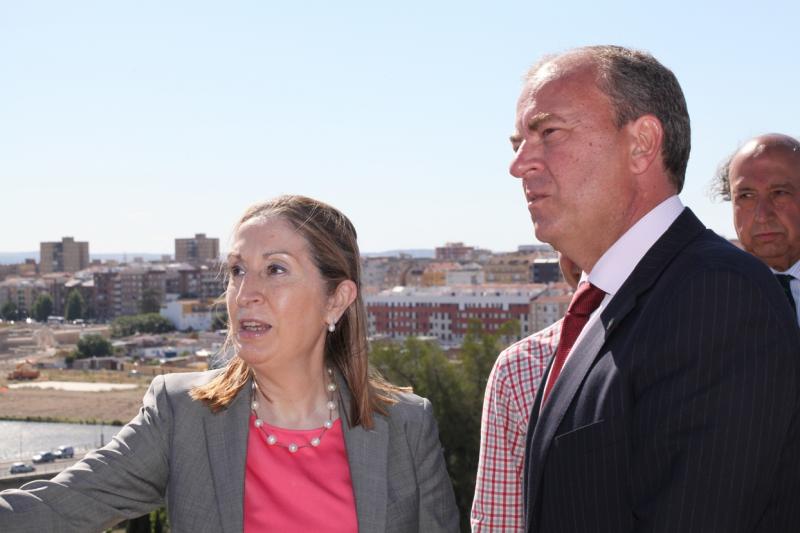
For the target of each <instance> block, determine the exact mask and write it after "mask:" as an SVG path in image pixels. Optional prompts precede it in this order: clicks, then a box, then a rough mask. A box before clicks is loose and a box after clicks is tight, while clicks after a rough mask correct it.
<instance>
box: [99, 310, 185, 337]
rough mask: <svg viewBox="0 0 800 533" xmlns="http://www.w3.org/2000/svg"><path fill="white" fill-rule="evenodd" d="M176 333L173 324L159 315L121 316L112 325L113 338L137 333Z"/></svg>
mask: <svg viewBox="0 0 800 533" xmlns="http://www.w3.org/2000/svg"><path fill="white" fill-rule="evenodd" d="M170 331H175V326H173V325H172V322H170V321H169V320H167V319H166V318H164V317H163V316H161V315H159V314H158V313H147V314H142V315H130V316H121V317H118V318H115V319H114V321H113V322H112V323H111V335H112V336H113V337H127V336H129V335H135V334H136V333H167V332H170Z"/></svg>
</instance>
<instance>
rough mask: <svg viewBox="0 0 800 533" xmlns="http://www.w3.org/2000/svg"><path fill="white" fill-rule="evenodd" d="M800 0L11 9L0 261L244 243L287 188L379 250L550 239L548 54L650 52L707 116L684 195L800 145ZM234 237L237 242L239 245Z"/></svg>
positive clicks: (5, 15) (726, 216)
mask: <svg viewBox="0 0 800 533" xmlns="http://www.w3.org/2000/svg"><path fill="white" fill-rule="evenodd" d="M798 20H800V8H798V4H797V3H789V2H776V1H773V0H766V1H763V2H761V3H759V4H755V3H748V4H744V3H741V4H738V3H736V2H684V1H682V0H681V1H675V2H663V3H652V2H650V3H641V2H638V3H634V2H605V3H601V2H569V1H563V2H548V3H546V5H545V3H544V2H535V1H528V2H504V1H502V0H500V1H495V2H491V3H489V2H464V1H460V2H432V1H428V2H420V1H416V0H408V1H404V2H396V3H381V2H348V1H344V0H343V1H340V2H324V1H304V2H293V3H290V2H280V3H278V2H267V1H259V2H257V1H252V2H244V1H239V2H237V1H227V2H206V1H191V2H189V1H174V2H169V3H167V2H155V1H138V2H122V1H109V0H105V1H94V2H89V1H81V0H71V1H70V2H63V1H50V2H44V1H36V0H27V1H25V2H14V1H10V0H0V72H2V82H0V187H1V188H0V191H2V192H0V198H1V199H2V202H1V203H0V205H2V208H0V213H2V220H3V231H2V232H0V251H23V250H36V249H38V244H39V242H40V241H43V240H58V239H60V238H61V236H63V235H71V236H74V237H76V238H77V239H79V240H88V241H89V242H90V250H91V251H92V252H93V253H108V252H128V253H134V252H171V251H172V250H173V240H174V238H175V237H186V236H191V235H193V234H194V233H197V232H205V233H206V234H208V235H211V236H218V237H220V238H221V239H222V240H223V243H226V242H227V239H228V237H229V235H230V230H231V227H232V225H233V223H234V222H235V220H236V219H237V217H238V216H239V215H240V214H241V213H242V211H243V210H244V209H245V207H246V206H248V205H249V204H251V203H253V202H255V201H258V200H261V199H265V198H269V197H272V196H275V195H278V194H283V193H300V194H306V195H309V196H313V197H316V198H319V199H322V200H325V201H327V202H330V203H332V204H333V205H335V206H337V207H339V208H340V209H342V210H343V211H344V212H345V213H346V214H348V215H349V216H350V217H351V219H352V220H353V222H354V223H355V225H356V228H357V229H358V231H359V241H360V245H361V248H362V250H363V251H366V252H376V251H381V250H388V249H395V248H431V247H434V246H436V245H440V244H442V243H444V242H445V241H464V242H466V243H467V244H471V245H475V246H481V247H485V248H490V249H492V250H497V251H500V250H511V249H515V248H516V246H517V245H518V244H523V243H532V242H535V239H534V236H533V230H532V225H531V222H530V219H529V217H528V213H527V210H526V208H525V202H524V199H523V195H522V192H521V187H520V184H519V182H518V181H517V180H515V179H514V178H512V177H511V176H509V174H508V171H507V168H508V163H509V160H510V157H511V149H510V146H509V143H508V135H509V133H510V132H511V128H512V125H513V118H514V104H515V101H516V98H517V94H518V92H519V89H520V85H521V76H522V74H523V73H524V72H525V70H526V68H527V67H528V65H530V64H531V63H532V62H533V61H535V60H536V58H537V57H539V56H540V55H542V54H544V53H549V52H557V51H561V50H564V49H567V48H570V47H574V46H580V45H586V44H596V43H614V44H622V45H626V46H633V47H637V48H642V49H645V50H649V51H650V52H652V53H653V54H654V55H655V56H656V57H657V58H659V59H660V60H661V61H662V62H663V63H664V64H666V65H667V66H668V67H670V68H671V69H672V70H673V71H674V72H675V73H676V75H677V76H678V79H679V80H680V81H681V84H682V86H683V89H684V92H685V94H686V98H687V101H688V105H689V112H690V114H691V118H692V129H693V132H692V134H693V138H692V145H693V148H692V157H691V160H690V164H689V170H688V175H687V185H686V188H685V190H684V193H683V194H682V195H681V196H682V198H683V201H684V203H685V204H687V205H688V206H690V207H691V208H692V209H693V210H694V211H695V212H696V213H698V214H699V216H700V217H701V219H703V220H704V221H705V222H706V224H707V225H709V226H710V227H711V228H713V229H714V230H715V231H717V232H718V233H721V234H722V235H724V236H726V237H732V236H734V235H735V234H734V231H733V226H732V224H731V222H730V218H731V213H730V205H728V204H724V203H718V202H716V201H712V200H711V199H710V198H709V196H708V194H707V190H708V184H709V180H710V178H711V176H712V175H713V173H714V171H715V169H716V167H717V165H718V163H719V161H720V160H721V159H722V158H723V157H724V156H725V155H726V154H728V153H729V152H731V151H732V150H733V149H734V148H735V147H736V146H737V145H738V144H739V143H741V142H742V141H744V140H746V139H747V138H749V137H751V136H753V135H757V134H759V133H762V132H765V131H780V132H784V133H788V134H791V135H795V136H798V135H800V105H798V95H799V94H800V92H798V87H800V68H798V67H800V59H799V58H798V54H800V31H798ZM225 247H226V246H225V245H223V248H225Z"/></svg>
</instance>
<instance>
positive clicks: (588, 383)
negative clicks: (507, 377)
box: [525, 209, 800, 533]
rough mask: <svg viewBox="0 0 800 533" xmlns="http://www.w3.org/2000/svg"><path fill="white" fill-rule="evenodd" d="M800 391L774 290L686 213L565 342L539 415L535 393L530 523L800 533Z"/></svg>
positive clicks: (751, 262) (757, 266)
mask: <svg viewBox="0 0 800 533" xmlns="http://www.w3.org/2000/svg"><path fill="white" fill-rule="evenodd" d="M545 379H546V377H545ZM799 384H800V335H798V329H797V327H796V325H795V324H794V322H793V320H792V317H791V314H790V313H789V311H788V306H787V305H786V302H785V296H784V295H783V294H782V293H781V292H780V288H779V287H778V285H777V283H775V281H774V279H773V278H772V276H771V274H770V273H769V271H768V270H767V269H766V268H765V267H764V265H763V264H761V263H760V262H759V261H758V260H756V259H754V258H752V257H750V256H749V255H747V254H745V253H743V252H741V251H739V250H737V249H736V248H734V247H733V246H732V245H730V244H729V243H727V242H726V241H724V240H723V239H721V238H720V237H718V236H716V235H714V234H713V233H712V232H710V231H708V230H706V229H705V228H704V227H703V225H702V224H701V223H700V221H699V220H697V218H696V217H695V216H694V215H693V214H692V213H691V212H690V211H689V210H688V209H686V210H685V211H684V212H683V213H682V214H681V215H680V216H679V217H678V219H677V220H675V222H674V223H673V224H672V225H671V226H670V228H669V229H668V230H667V232H666V233H665V234H663V235H662V236H661V238H660V239H659V240H658V241H657V242H656V244H655V245H654V246H652V247H651V248H650V250H649V251H648V252H647V253H646V255H645V256H644V258H643V259H642V260H641V261H640V262H639V264H638V265H637V266H636V268H635V269H634V270H633V272H632V274H631V275H630V276H629V277H628V279H627V280H626V281H625V283H624V284H623V285H622V287H621V288H620V290H619V292H618V293H616V294H615V295H614V297H613V299H612V300H611V301H610V302H609V303H608V305H607V306H606V307H605V309H604V310H603V311H602V314H601V316H600V320H599V321H597V322H595V323H594V325H593V326H592V327H591V329H590V330H588V331H586V332H584V336H583V338H582V339H581V340H580V341H579V342H578V343H577V344H576V345H575V346H574V347H573V351H572V354H571V356H570V360H569V361H568V362H567V365H566V366H565V368H564V370H563V371H562V373H561V375H560V377H559V378H558V380H557V381H556V383H555V387H554V388H553V391H552V393H551V396H550V397H549V398H548V400H547V402H546V403H545V405H544V409H543V410H542V411H541V413H540V406H541V389H542V388H541V387H540V390H539V394H538V395H537V400H536V403H535V405H534V408H533V411H532V415H531V422H530V425H529V430H528V439H527V451H526V457H527V462H526V464H527V472H526V478H525V497H526V502H527V508H526V524H527V530H528V531H530V532H548V533H550V532H559V531H565V532H567V531H568V532H581V531H587V532H588V531H592V532H598V531H602V532H615V533H620V532H626V531H658V532H661V531H663V532H670V533H672V532H682V533H683V532H695V531H697V532H717V531H719V532H736V531H748V532H751V531H758V532H779V531H800V529H798V527H800V526H798V524H800V427H798V423H799V422H800V421H798V406H799V405H800V399H799V398H800V389H799V388H798V386H799Z"/></svg>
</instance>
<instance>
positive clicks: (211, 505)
mask: <svg viewBox="0 0 800 533" xmlns="http://www.w3.org/2000/svg"><path fill="white" fill-rule="evenodd" d="M217 372H219V371H209V372H202V373H186V374H169V375H165V376H159V377H157V378H155V379H154V380H153V382H152V384H151V385H150V388H149V390H148V391H147V393H146V394H145V397H144V402H143V406H142V408H141V410H140V412H139V414H138V415H137V416H136V418H134V419H133V420H132V421H131V422H130V423H129V424H128V425H126V426H125V427H123V428H122V430H121V431H120V432H119V433H118V434H117V435H116V436H115V437H114V438H113V440H112V441H111V442H110V443H109V444H108V445H107V446H105V447H104V448H101V449H99V450H97V451H94V452H91V453H89V454H88V455H86V457H84V458H83V459H82V460H81V461H79V462H78V463H76V464H75V465H74V466H72V467H70V468H69V469H67V470H65V471H63V472H61V473H60V474H58V475H57V476H56V477H55V478H53V479H52V480H50V481H32V482H30V483H27V484H26V485H24V487H23V488H24V490H22V489H20V490H7V491H4V492H0V531H3V532H9V533H11V532H36V533H43V532H51V531H52V532H61V531H64V532H67V531H69V532H76V531H77V532H81V533H85V532H91V531H100V530H102V529H104V528H107V527H110V526H111V525H113V524H116V523H118V522H120V521H121V520H123V519H126V518H133V517H136V516H140V515H142V514H144V513H146V512H148V511H150V510H152V509H154V508H156V507H158V506H160V505H162V504H163V503H164V501H165V500H166V504H167V510H168V513H169V519H170V526H171V528H172V531H174V532H176V533H184V532H187V533H188V532H191V533H201V532H209V533H211V532H214V533H220V532H221V533H235V532H240V531H242V527H243V519H242V512H243V502H244V472H245V456H246V452H247V435H248V428H249V423H248V421H249V416H250V406H249V404H250V398H249V394H250V387H249V386H246V387H243V389H242V391H240V392H239V394H238V395H237V396H236V398H235V399H234V400H233V402H231V404H230V405H229V407H228V408H227V409H225V410H223V411H221V412H219V413H217V414H214V413H212V412H211V411H210V410H209V409H208V408H207V407H206V406H205V405H204V404H203V403H201V402H197V401H194V400H192V399H191V398H190V397H189V394H188V393H189V391H190V390H191V389H192V388H193V387H194V386H196V385H201V384H203V383H207V382H208V381H209V380H210V379H212V378H213V377H214V376H215V375H216V373H217ZM337 379H338V381H339V385H340V386H339V391H340V399H339V403H340V409H341V411H340V414H342V423H343V429H344V439H345V445H346V447H347V456H348V459H349V462H350V473H351V476H352V479H353V493H354V495H355V501H356V513H357V516H358V529H359V532H360V533H384V532H398V533H399V532H415V531H418V532H421V533H433V532H439V531H446V532H451V531H452V532H455V531H458V510H457V508H456V504H455V498H454V496H453V488H452V485H451V484H450V479H449V477H448V475H447V470H446V468H445V463H444V457H443V455H442V449H441V444H440V443H439V435H438V430H437V427H436V422H435V420H434V418H433V414H432V412H431V405H430V402H428V401H427V400H426V399H424V398H420V397H419V396H415V395H413V394H403V395H400V397H399V401H398V403H396V404H395V405H393V406H391V407H390V408H389V416H387V417H384V416H380V415H376V416H375V425H374V428H373V429H372V430H369V431H367V430H364V429H363V428H362V427H361V426H358V427H351V426H350V424H349V423H348V420H347V416H346V413H348V412H349V410H348V406H349V404H350V392H349V390H348V389H347V387H346V386H345V384H344V380H343V379H342V378H341V376H337Z"/></svg>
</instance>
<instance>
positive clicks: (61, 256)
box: [39, 237, 89, 274]
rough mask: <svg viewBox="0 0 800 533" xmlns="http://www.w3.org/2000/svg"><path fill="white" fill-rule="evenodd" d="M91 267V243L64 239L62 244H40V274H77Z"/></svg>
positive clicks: (70, 238)
mask: <svg viewBox="0 0 800 533" xmlns="http://www.w3.org/2000/svg"><path fill="white" fill-rule="evenodd" d="M88 266H89V243H88V242H78V241H76V240H75V239H74V238H72V237H63V238H62V239H61V242H42V243H39V273H40V274H49V273H51V272H77V271H79V270H83V269H84V268H87V267H88Z"/></svg>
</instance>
